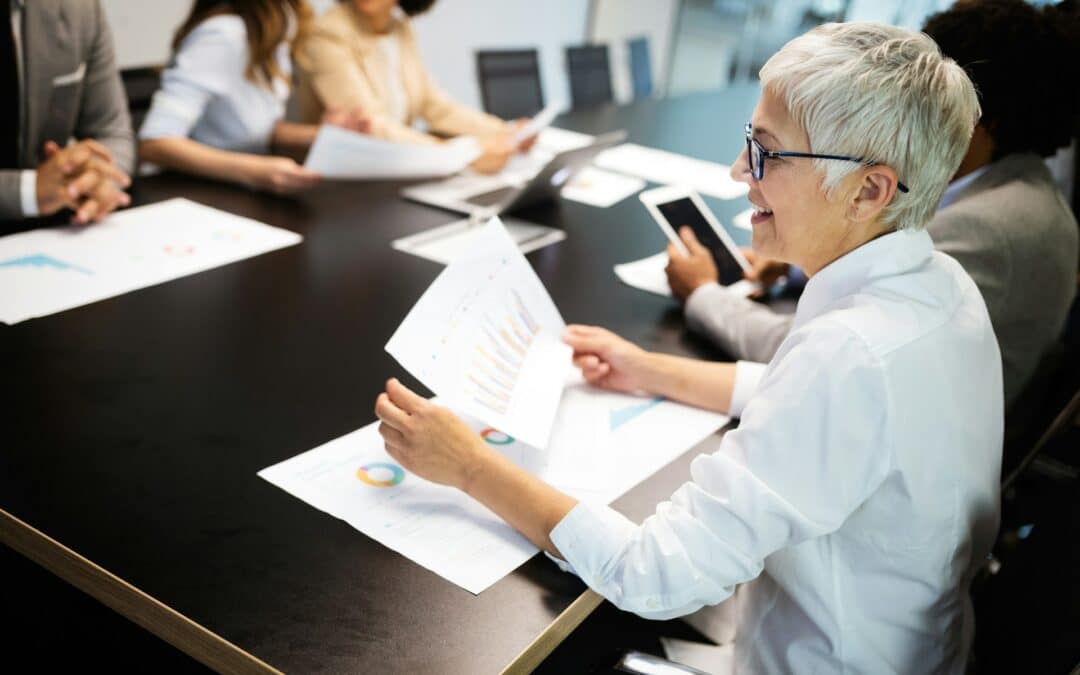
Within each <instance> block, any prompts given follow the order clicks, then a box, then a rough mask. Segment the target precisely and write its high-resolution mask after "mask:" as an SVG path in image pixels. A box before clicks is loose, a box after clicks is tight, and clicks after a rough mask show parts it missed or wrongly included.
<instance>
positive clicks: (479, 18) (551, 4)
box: [413, 0, 589, 107]
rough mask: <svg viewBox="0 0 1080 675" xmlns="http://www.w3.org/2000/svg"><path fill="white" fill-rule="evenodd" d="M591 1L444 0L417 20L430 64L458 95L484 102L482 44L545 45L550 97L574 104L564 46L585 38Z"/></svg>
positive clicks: (543, 69)
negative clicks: (479, 70) (479, 64)
mask: <svg viewBox="0 0 1080 675" xmlns="http://www.w3.org/2000/svg"><path fill="white" fill-rule="evenodd" d="M588 15H589V0H554V1H543V2H540V1H537V0H439V1H438V2H436V3H435V6H434V7H433V8H432V9H431V10H430V11H429V12H427V13H426V14H422V15H420V16H418V17H416V18H415V19H414V20H413V28H414V30H415V31H416V34H417V40H418V41H419V44H420V53H421V55H422V56H423V59H424V63H425V64H426V65H427V67H428V69H429V70H430V71H431V74H432V76H433V77H434V78H435V81H436V82H438V83H439V84H440V85H441V86H442V88H443V89H445V90H446V91H447V92H449V93H450V95H452V96H453V97H454V98H456V99H457V100H459V101H461V102H462V103H467V104H469V105H472V106H476V107H480V88H479V85H478V84H477V82H476V57H475V56H474V54H473V52H474V51H475V50H477V49H518V48H525V47H536V48H537V49H539V50H540V80H541V83H542V85H543V88H544V100H545V101H546V102H548V103H552V102H556V101H561V102H563V103H565V104H566V105H567V107H569V104H570V85H569V83H568V80H567V78H566V58H565V56H564V55H563V48H564V47H566V46H567V45H572V44H573V45H576V44H581V43H583V42H585V31H586V27H587V23H588Z"/></svg>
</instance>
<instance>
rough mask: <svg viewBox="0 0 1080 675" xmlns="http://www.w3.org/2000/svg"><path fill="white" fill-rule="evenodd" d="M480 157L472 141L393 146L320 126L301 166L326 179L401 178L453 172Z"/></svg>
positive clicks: (350, 132) (389, 143)
mask: <svg viewBox="0 0 1080 675" xmlns="http://www.w3.org/2000/svg"><path fill="white" fill-rule="evenodd" d="M479 156H480V147H479V145H478V144H477V143H476V142H475V140H474V139H471V138H467V137H463V138H460V139H454V140H453V141H450V142H448V143H441V144H424V143H393V142H390V141H383V140H380V139H377V138H372V137H371V136H367V135H365V134H358V133H356V132H354V131H349V130H347V129H341V128H339V127H335V126H332V125H329V124H324V125H323V126H322V127H321V128H320V129H319V133H318V135H317V136H316V137H315V142H314V143H312V145H311V150H310V151H309V152H308V156H307V160H306V161H305V162H304V166H305V167H307V168H308V169H311V170H312V171H316V172H318V173H320V174H322V175H323V176H325V177H326V178H336V179H357V180H359V179H401V178H424V177H427V176H446V175H448V174H452V173H457V172H458V171H461V170H462V169H464V168H465V167H466V166H468V165H469V163H470V162H472V161H473V160H474V159H476V158H477V157H479Z"/></svg>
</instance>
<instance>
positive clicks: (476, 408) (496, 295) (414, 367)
mask: <svg viewBox="0 0 1080 675" xmlns="http://www.w3.org/2000/svg"><path fill="white" fill-rule="evenodd" d="M565 326H566V324H565V323H564V322H563V319H562V316H561V315H560V314H559V310H558V309H557V308H556V307H555V303H554V302H552V300H551V296H550V295H548V292H547V289H545V288H544V285H543V284H542V283H541V282H540V279H539V277H537V276H536V273H535V272H534V271H533V269H532V267H530V266H529V263H528V261H527V260H525V256H523V255H522V254H521V251H519V250H518V247H517V244H515V243H514V240H513V239H512V238H511V237H510V235H509V234H508V233H507V232H506V229H505V228H504V227H503V225H502V222H501V221H499V219H498V218H492V219H491V221H490V222H489V223H488V224H487V225H484V226H483V228H482V230H481V231H480V232H479V233H478V234H477V235H476V236H475V237H474V238H473V240H472V241H471V242H470V247H469V248H468V249H466V250H464V251H463V252H462V253H461V255H459V256H458V257H457V258H455V259H454V260H453V261H452V262H451V263H450V264H449V265H447V266H446V268H445V269H444V270H443V271H442V273H441V274H439V276H438V277H437V278H436V279H435V281H433V282H432V284H431V286H429V287H428V289H427V290H426V291H425V292H424V294H423V295H422V296H421V297H420V299H419V300H418V301H417V303H416V305H415V306H414V307H413V308H412V310H410V311H409V314H408V315H407V316H406V317H405V320H404V321H402V323H401V325H400V326H399V327H398V329H397V331H395V332H394V334H393V336H391V338H390V341H389V342H387V343H386V351H387V352H389V353H390V355H391V356H393V357H394V358H395V359H397V361H398V363H400V364H401V365H402V367H404V368H405V370H407V371H409V372H410V373H411V374H412V375H413V376H414V377H415V378H416V379H418V380H420V381H421V382H422V383H423V384H424V386H426V387H427V388H428V389H430V390H431V391H433V392H435V394H436V395H437V396H439V397H440V398H442V399H443V400H445V401H446V403H447V404H448V405H450V406H452V407H453V408H454V409H455V410H460V411H462V412H464V413H468V414H470V415H472V416H474V417H477V418H479V419H481V420H483V421H484V422H486V423H487V424H490V425H491V426H493V427H496V428H498V429H503V430H505V431H506V433H508V434H511V435H513V436H516V437H517V438H521V439H522V440H524V441H526V442H527V443H530V444H531V445H535V446H537V447H545V446H546V445H547V440H548V435H549V434H550V432H551V424H552V421H553V420H554V419H555V411H556V410H557V409H558V406H559V396H560V395H561V393H562V388H563V384H564V382H565V381H566V377H567V374H568V373H569V372H570V369H571V367H572V364H571V353H572V350H571V349H570V347H569V346H567V345H566V344H564V343H563V341H562V332H563V329H564V328H565Z"/></svg>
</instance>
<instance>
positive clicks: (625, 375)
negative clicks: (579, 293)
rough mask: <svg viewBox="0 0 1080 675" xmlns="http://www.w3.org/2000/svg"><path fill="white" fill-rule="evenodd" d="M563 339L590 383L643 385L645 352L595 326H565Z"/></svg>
mask: <svg viewBox="0 0 1080 675" xmlns="http://www.w3.org/2000/svg"><path fill="white" fill-rule="evenodd" d="M563 342H565V343H566V344H568V345H570V346H571V347H573V349H574V356H573V358H574V365H575V366H577V367H578V368H580V369H581V375H582V377H584V378H585V381H586V382H588V383H589V384H591V385H593V386H597V387H603V388H604V389H611V390H613V391H622V392H628V393H636V392H640V391H643V390H644V389H646V382H645V379H646V377H645V375H646V361H647V359H648V352H646V351H645V350H644V349H642V348H640V347H638V346H637V345H635V344H633V343H631V342H629V341H627V340H624V339H623V338H621V337H619V336H618V335H616V334H615V333H612V332H611V331H609V330H606V329H604V328H599V327H597V326H581V325H571V326H567V328H566V330H565V331H564V332H563Z"/></svg>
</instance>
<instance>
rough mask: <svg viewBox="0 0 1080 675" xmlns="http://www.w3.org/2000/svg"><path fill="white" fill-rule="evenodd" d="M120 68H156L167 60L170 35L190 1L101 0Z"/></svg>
mask: <svg viewBox="0 0 1080 675" xmlns="http://www.w3.org/2000/svg"><path fill="white" fill-rule="evenodd" d="M101 4H102V6H103V7H104V8H105V16H107V17H108V19H109V27H110V28H111V29H112V33H113V40H114V42H115V44H116V60H117V63H119V64H120V67H121V68H137V67H141V66H160V65H162V64H164V63H165V62H166V61H168V60H169V54H170V51H171V50H170V49H169V45H170V44H171V43H172V38H173V33H175V32H176V29H177V28H179V27H180V22H182V21H183V20H184V18H185V17H187V13H188V11H189V10H190V9H191V0H101Z"/></svg>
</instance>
